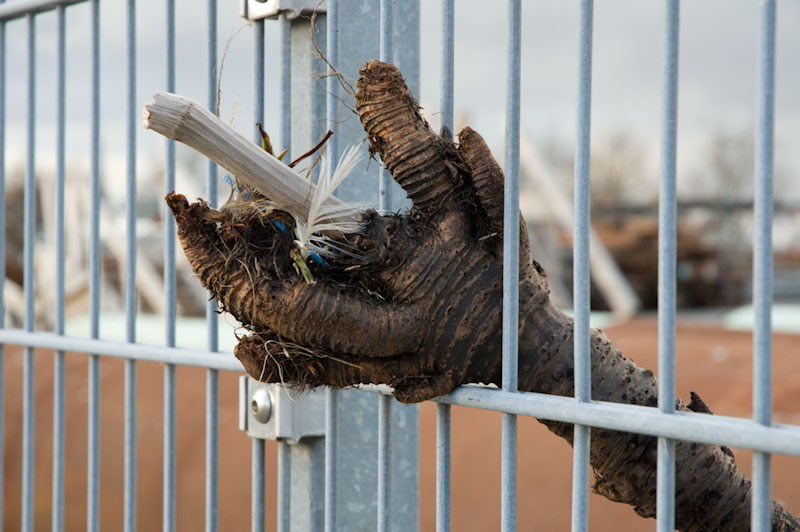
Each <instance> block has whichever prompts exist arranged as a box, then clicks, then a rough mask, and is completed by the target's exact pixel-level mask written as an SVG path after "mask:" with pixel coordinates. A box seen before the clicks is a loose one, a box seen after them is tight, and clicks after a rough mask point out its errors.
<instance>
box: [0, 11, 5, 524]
mask: <svg viewBox="0 0 800 532" xmlns="http://www.w3.org/2000/svg"><path fill="white" fill-rule="evenodd" d="M4 1H5V0H0V7H2V5H3V2H4ZM5 278H6V23H5V21H3V20H0V279H5ZM5 326H6V303H5V283H4V282H3V283H0V329H3V328H5ZM0 404H5V346H4V345H2V344H0ZM3 410H4V409H3V408H0V456H5V455H4V454H3V452H4V449H3V447H4V437H5V435H4V433H5V418H4V415H3V414H4V413H3ZM3 462H4V461H3V460H0V523H3V522H4V521H3V509H4V504H3V501H4V499H3V485H4V483H5V474H4V471H5V468H4V465H3Z"/></svg>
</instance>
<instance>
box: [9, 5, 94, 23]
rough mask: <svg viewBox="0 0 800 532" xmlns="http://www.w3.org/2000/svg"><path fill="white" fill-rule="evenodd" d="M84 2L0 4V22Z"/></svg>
mask: <svg viewBox="0 0 800 532" xmlns="http://www.w3.org/2000/svg"><path fill="white" fill-rule="evenodd" d="M85 1H86V0H15V1H14V2H9V3H7V4H6V3H5V2H0V22H6V21H8V20H13V19H15V18H21V17H25V16H28V15H36V14H37V13H42V12H44V11H51V10H53V9H56V8H58V7H66V6H70V5H72V4H78V3H81V2H85Z"/></svg>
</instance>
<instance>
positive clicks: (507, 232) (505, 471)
mask: <svg viewBox="0 0 800 532" xmlns="http://www.w3.org/2000/svg"><path fill="white" fill-rule="evenodd" d="M520 8H521V5H520V0H509V2H508V14H507V17H508V30H507V31H508V44H507V46H508V58H507V70H508V74H507V81H506V83H507V86H506V157H505V185H504V189H505V190H504V206H503V209H504V219H503V377H502V384H503V390H505V391H507V392H516V391H517V343H518V336H519V332H518V319H519V187H518V184H517V181H518V175H519V112H520V103H519V97H520V20H521V9H520ZM501 430H502V456H501V468H500V490H501V492H500V506H501V513H500V521H501V529H502V530H503V531H511V530H515V529H516V523H517V418H516V416H514V415H513V414H507V413H504V414H503V418H502V429H501Z"/></svg>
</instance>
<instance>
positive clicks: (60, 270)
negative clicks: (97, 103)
mask: <svg viewBox="0 0 800 532" xmlns="http://www.w3.org/2000/svg"><path fill="white" fill-rule="evenodd" d="M57 11H58V15H57V16H58V21H57V26H58V30H57V32H58V33H57V37H56V40H57V45H56V47H57V49H56V54H57V56H58V59H57V62H58V66H57V75H56V198H55V211H56V212H55V240H56V242H55V244H56V246H55V247H56V250H55V254H56V308H55V332H56V334H64V293H65V291H64V166H65V160H64V159H65V151H64V141H65V133H66V131H65V120H64V116H65V93H66V53H65V50H66V9H65V7H64V6H59V7H58V9H57ZM52 508H53V509H52V516H51V517H52V519H51V521H52V526H51V528H52V530H53V531H54V532H56V531H60V530H63V529H64V351H56V353H55V360H54V365H53V501H52Z"/></svg>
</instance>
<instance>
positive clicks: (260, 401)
mask: <svg viewBox="0 0 800 532" xmlns="http://www.w3.org/2000/svg"><path fill="white" fill-rule="evenodd" d="M239 430H243V431H245V432H247V435H248V436H250V437H251V438H259V439H262V440H286V441H288V442H289V443H297V442H299V441H300V440H302V439H303V438H308V437H319V436H324V435H325V394H324V392H322V391H321V390H320V391H304V392H302V393H300V392H296V395H294V396H289V393H288V392H287V390H286V388H284V387H283V386H281V385H279V384H264V383H263V382H259V381H257V380H255V379H253V378H251V377H248V376H246V375H242V376H240V377H239Z"/></svg>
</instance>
